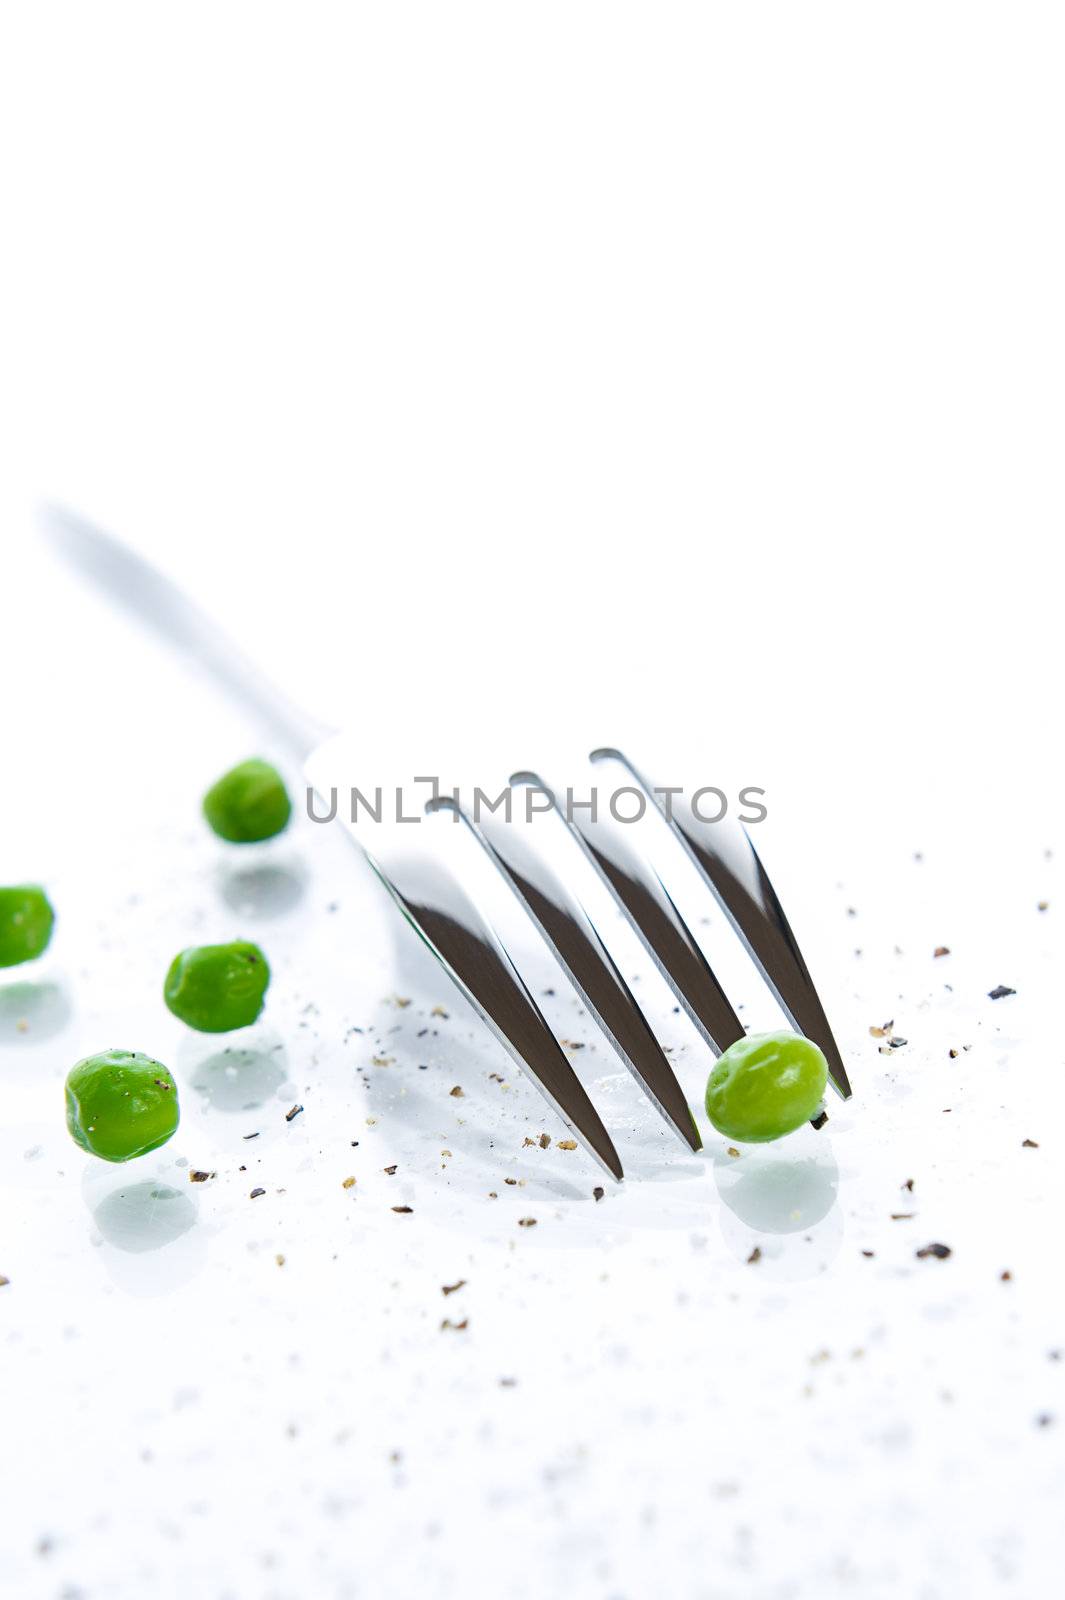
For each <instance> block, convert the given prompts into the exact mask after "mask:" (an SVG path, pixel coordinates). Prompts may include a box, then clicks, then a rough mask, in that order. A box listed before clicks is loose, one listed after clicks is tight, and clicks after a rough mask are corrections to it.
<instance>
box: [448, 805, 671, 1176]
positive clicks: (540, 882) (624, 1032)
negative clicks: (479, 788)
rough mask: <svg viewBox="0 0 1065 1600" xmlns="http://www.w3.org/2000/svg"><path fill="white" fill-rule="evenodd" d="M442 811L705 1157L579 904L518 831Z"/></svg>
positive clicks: (664, 1066)
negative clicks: (472, 843)
mask: <svg viewBox="0 0 1065 1600" xmlns="http://www.w3.org/2000/svg"><path fill="white" fill-rule="evenodd" d="M430 805H432V802H430ZM437 808H438V809H448V810H457V811H458V813H459V815H460V816H461V817H462V819H463V821H464V822H465V823H466V825H467V827H468V828H469V829H470V831H471V833H472V834H473V835H474V837H475V838H476V839H477V840H478V841H479V842H480V843H481V844H482V845H483V846H484V848H485V850H486V851H487V853H488V855H489V857H490V858H491V860H492V861H493V862H494V863H495V865H496V866H497V867H498V868H499V870H500V871H501V872H502V874H503V876H504V877H505V879H506V880H507V882H508V883H509V884H510V886H511V888H512V889H513V890H514V892H515V894H516V895H517V896H518V898H519V899H520V900H521V902H522V904H523V905H524V906H525V908H526V910H527V911H528V912H529V915H530V916H531V917H532V919H533V921H534V922H535V923H536V925H537V927H538V928H539V929H540V932H541V933H542V934H543V936H544V939H545V940H546V941H547V943H548V945H549V946H550V947H551V949H552V950H553V951H554V953H555V955H556V956H557V958H558V960H559V962H560V963H561V965H562V968H563V970H564V971H565V973H566V975H567V976H568V977H569V979H570V981H571V983H572V984H573V985H574V987H575V988H576V990H577V992H578V993H579V994H580V996H581V998H582V999H583V1000H584V1003H585V1005H586V1006H587V1007H588V1009H589V1011H590V1012H591V1014H592V1016H593V1017H594V1018H595V1020H596V1022H597V1023H598V1024H599V1026H600V1028H601V1029H602V1030H603V1032H604V1033H605V1034H606V1036H607V1038H608V1039H609V1041H610V1043H611V1044H612V1045H613V1046H614V1048H615V1050H616V1051H617V1052H618V1054H619V1055H620V1057H621V1059H622V1060H623V1061H624V1063H625V1065H626V1066H627V1067H628V1069H629V1071H630V1072H631V1073H632V1075H633V1077H634V1078H635V1079H636V1081H637V1082H638V1083H639V1085H640V1087H641V1088H642V1089H643V1091H644V1093H645V1094H646V1095H647V1096H648V1098H649V1099H650V1100H651V1101H652V1102H653V1104H654V1105H655V1107H656V1109H657V1110H658V1111H659V1112H660V1113H661V1115H662V1116H663V1117H664V1118H665V1120H666V1122H668V1124H669V1126H670V1127H671V1128H673V1130H674V1131H675V1132H676V1133H677V1134H679V1135H680V1137H681V1138H682V1139H683V1140H684V1142H685V1143H686V1144H687V1145H688V1146H689V1148H690V1149H692V1150H701V1149H702V1139H701V1138H700V1136H699V1130H698V1128H697V1127H696V1125H695V1119H694V1117H693V1116H692V1113H691V1107H690V1106H689V1105H688V1102H687V1100H686V1098H685V1095H684V1090H683V1089H682V1088H681V1086H680V1084H679V1083H678V1081H677V1078H676V1074H675V1073H674V1071H673V1069H672V1067H671V1066H670V1064H669V1062H668V1061H667V1060H666V1056H665V1054H664V1052H663V1050H662V1047H661V1046H660V1044H659V1043H658V1040H657V1039H656V1038H655V1036H654V1034H653V1033H652V1032H651V1029H650V1026H649V1024H648V1022H647V1019H646V1017H645V1016H644V1014H643V1012H642V1011H641V1010H640V1008H639V1006H638V1005H637V1003H636V1000H635V998H634V997H633V994H632V992H631V990H630V989H629V986H628V984H627V983H626V982H625V980H624V978H623V977H622V976H621V973H620V972H619V971H618V969H617V966H616V965H615V963H614V961H613V959H612V957H611V956H610V954H609V952H608V951H607V949H606V947H605V946H604V944H603V942H602V940H601V939H600V937H599V935H598V933H597V932H596V930H595V928H594V926H593V924H592V922H591V921H590V919H589V917H588V915H587V913H586V912H585V910H584V908H583V906H582V905H581V904H580V902H579V901H578V900H577V899H576V897H575V896H574V895H572V894H570V892H569V891H568V890H567V889H566V888H565V887H564V886H563V885H562V883H561V882H560V881H559V879H558V877H557V875H556V874H555V873H554V872H553V871H552V870H551V868H550V867H549V866H548V865H547V863H546V862H545V861H544V860H543V859H542V858H541V857H540V855H538V854H537V852H536V851H535V850H534V849H533V848H532V846H531V845H530V844H529V842H528V841H527V839H526V838H525V837H524V836H523V835H522V833H521V828H520V826H519V825H516V824H514V823H508V822H504V821H501V820H500V819H499V818H496V817H491V818H488V819H482V820H480V821H476V822H475V821H474V820H473V819H472V818H471V816H470V815H469V813H468V811H466V810H465V809H464V808H463V807H462V806H461V805H459V806H457V807H456V806H455V804H454V802H453V801H452V800H450V799H446V798H442V799H441V800H440V801H439V802H438V803H437Z"/></svg>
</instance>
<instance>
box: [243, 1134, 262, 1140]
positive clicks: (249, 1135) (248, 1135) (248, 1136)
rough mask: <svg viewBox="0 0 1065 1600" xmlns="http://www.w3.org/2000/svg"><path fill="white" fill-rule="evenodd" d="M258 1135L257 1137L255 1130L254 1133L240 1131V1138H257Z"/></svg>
mask: <svg viewBox="0 0 1065 1600" xmlns="http://www.w3.org/2000/svg"><path fill="white" fill-rule="evenodd" d="M258 1137H259V1135H258V1133H257V1132H256V1133H242V1134H241V1138H242V1139H257V1138H258Z"/></svg>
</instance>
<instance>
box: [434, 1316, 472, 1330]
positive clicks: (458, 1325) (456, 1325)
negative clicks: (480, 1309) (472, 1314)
mask: <svg viewBox="0 0 1065 1600" xmlns="http://www.w3.org/2000/svg"><path fill="white" fill-rule="evenodd" d="M469 1325H470V1319H469V1317H463V1319H462V1321H461V1322H452V1320H451V1318H450V1317H445V1318H444V1320H443V1322H441V1324H440V1331H441V1332H443V1330H444V1329H445V1328H450V1329H451V1330H452V1331H453V1332H454V1333H465V1331H466V1329H467V1328H468V1327H469Z"/></svg>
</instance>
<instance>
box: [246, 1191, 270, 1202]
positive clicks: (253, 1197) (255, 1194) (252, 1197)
mask: <svg viewBox="0 0 1065 1600" xmlns="http://www.w3.org/2000/svg"><path fill="white" fill-rule="evenodd" d="M265 1193H266V1190H265V1189H253V1190H252V1192H251V1194H250V1195H249V1196H248V1199H249V1200H258V1198H259V1196H260V1195H262V1194H265Z"/></svg>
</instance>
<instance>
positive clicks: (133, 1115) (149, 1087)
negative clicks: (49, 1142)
mask: <svg viewBox="0 0 1065 1600" xmlns="http://www.w3.org/2000/svg"><path fill="white" fill-rule="evenodd" d="M66 1092H67V1127H68V1129H69V1130H70V1136H71V1138H72V1139H73V1140H74V1142H75V1144H80V1145H81V1148H82V1149H83V1150H87V1151H88V1152H89V1154H90V1155H94V1156H100V1157H102V1159H103V1160H104V1161H132V1160H133V1159H134V1157H135V1156H143V1155H147V1153H148V1151H149V1150H158V1148H159V1146H160V1145H161V1144H165V1143H166V1141H167V1140H168V1139H169V1138H171V1136H172V1135H173V1134H174V1133H175V1132H176V1131H177V1125H178V1121H179V1119H180V1115H181V1113H180V1111H179V1109H178V1094H177V1085H176V1084H175V1082H174V1080H173V1078H172V1077H171V1076H170V1073H169V1072H168V1071H167V1069H166V1068H165V1067H164V1066H163V1065H162V1063H161V1062H159V1061H153V1060H152V1058H151V1056H146V1055H142V1053H141V1052H140V1051H139V1050H104V1051H102V1052H101V1054H100V1055H96V1056H86V1057H85V1060H84V1061H79V1062H78V1064H77V1065H76V1066H74V1067H71V1069H70V1071H69V1073H68V1074H67V1084H66Z"/></svg>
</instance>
